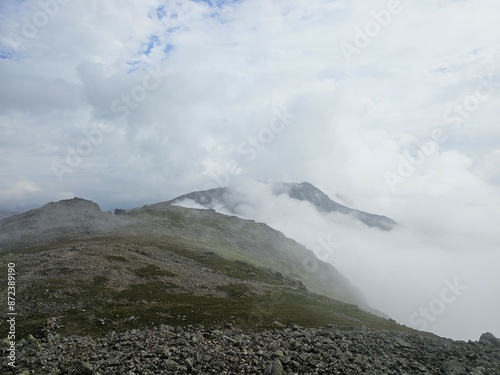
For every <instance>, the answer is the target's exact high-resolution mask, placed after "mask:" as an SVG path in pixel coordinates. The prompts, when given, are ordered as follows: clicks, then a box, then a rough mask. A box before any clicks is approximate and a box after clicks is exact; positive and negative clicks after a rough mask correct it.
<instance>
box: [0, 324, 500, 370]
mask: <svg viewBox="0 0 500 375" xmlns="http://www.w3.org/2000/svg"><path fill="white" fill-rule="evenodd" d="M60 328H61V326H60V322H59V321H58V320H57V319H50V320H49V321H47V323H46V324H45V326H44V328H43V329H42V335H41V337H40V338H35V337H33V336H31V337H29V338H27V339H23V340H21V341H20V342H19V345H18V356H19V358H20V360H19V363H18V368H17V369H16V370H15V371H13V370H12V369H9V368H8V367H6V366H5V365H4V366H3V367H2V374H6V375H7V374H26V375H28V374H36V375H41V374H54V375H55V374H68V375H106V374H120V375H122V374H127V375H134V374H135V375H156V374H179V375H180V374H200V375H201V374H227V375H233V374H264V375H285V374H286V375H292V374H293V375H295V374H297V375H298V374H300V375H306V374H325V375H333V374H339V375H348V374H364V375H405V374H406V375H410V374H418V375H466V374H467V375H498V374H500V350H498V348H496V347H495V346H494V345H492V344H490V343H489V342H468V343H466V342H456V341H452V340H446V339H443V338H437V337H431V336H420V335H414V334H404V333H397V332H390V331H374V330H371V329H368V328H365V327H360V328H356V329H339V328H337V327H335V326H328V327H323V328H316V329H313V328H309V329H306V328H301V327H298V326H291V327H279V328H275V329H270V330H261V331H256V330H241V329H239V328H237V327H235V326H233V325H231V324H227V325H226V326H225V327H220V328H212V329H206V328H205V327H203V326H188V327H184V328H183V327H176V328H174V327H171V326H166V325H160V326H157V327H151V328H145V329H140V330H137V329H134V330H130V331H127V332H122V333H117V332H110V333H109V334H107V335H106V336H104V337H99V338H92V337H88V336H87V337H80V336H69V337H61V336H59V334H58V333H57V330H58V329H60Z"/></svg>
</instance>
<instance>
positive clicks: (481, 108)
mask: <svg viewBox="0 0 500 375" xmlns="http://www.w3.org/2000/svg"><path fill="white" fill-rule="evenodd" d="M42 3H44V4H48V3H50V4H52V10H50V9H47V8H42V5H41V4H42ZM63 3H64V4H63ZM54 4H56V5H54ZM57 4H58V5H57ZM400 4H401V7H400V8H401V9H400V11H393V12H392V13H390V17H389V18H390V19H389V18H387V17H388V16H387V14H388V13H384V12H387V11H390V10H389V8H388V2H386V1H375V2H374V1H367V0H366V1H358V2H356V4H353V3H352V2H349V1H341V0H337V1H335V0H329V1H320V0H312V1H310V2H308V5H307V7H306V6H304V5H303V2H301V1H298V0H293V1H272V2H270V1H264V0H244V1H237V2H235V1H227V2H219V1H217V2H197V1H183V2H177V1H170V0H164V1H160V0H147V1H141V2H137V1H131V0H127V1H120V2H118V1H116V0H113V1H107V2H99V1H88V2H64V1H61V0H54V1H52V2H51V1H47V2H38V1H35V0H33V1H32V0H28V1H23V2H18V1H10V0H9V1H4V2H2V5H0V6H1V11H0V80H1V81H2V85H1V87H0V98H1V99H2V100H0V103H1V104H0V157H1V161H2V170H1V172H0V173H1V175H0V176H1V179H2V181H5V182H4V184H5V185H3V186H4V187H3V190H2V192H3V193H2V195H0V206H5V207H7V208H9V207H10V208H14V207H18V206H22V207H32V206H36V205H41V204H43V203H46V202H47V201H51V200H57V199H60V197H67V196H68V195H77V196H81V197H86V198H90V199H93V200H96V201H98V202H99V203H100V205H101V206H102V207H103V208H104V209H113V208H115V207H123V208H130V207H133V206H138V205H142V204H146V203H153V202H158V201H162V200H168V199H171V198H173V197H175V196H178V195H181V194H183V193H186V192H189V191H193V190H200V189H203V188H205V187H207V186H212V187H213V186H218V185H225V184H237V183H239V182H240V181H245V180H246V179H252V178H260V179H266V180H283V181H306V180H307V181H311V182H312V183H314V184H315V185H317V186H319V187H321V188H322V189H323V190H325V191H326V192H327V193H329V194H330V195H331V196H332V197H333V196H334V195H335V194H340V195H342V196H344V197H346V199H348V200H349V201H351V202H353V204H354V205H355V206H356V207H358V208H360V209H364V210H367V211H370V212H380V213H385V214H388V215H389V216H392V217H394V218H395V219H397V220H398V221H402V222H405V223H407V225H408V227H411V226H415V227H416V228H415V230H416V231H417V232H418V233H420V232H419V231H424V232H425V233H439V231H440V230H443V231H444V232H445V233H449V234H448V235H446V236H444V239H443V238H441V239H440V238H438V239H437V240H439V241H442V243H441V242H439V244H433V243H432V242H429V248H430V249H432V248H434V247H436V246H437V247H439V249H441V247H443V246H444V247H446V246H445V245H444V244H445V242H446V241H447V240H449V241H451V242H450V243H452V244H456V243H457V242H459V241H456V240H453V238H452V237H453V236H452V235H451V233H453V232H452V229H453V230H457V231H465V232H466V233H469V234H468V237H467V238H469V240H467V241H466V238H461V236H458V237H459V238H461V239H462V240H464V243H468V244H469V245H470V246H471V247H475V245H474V246H472V244H473V243H474V240H476V241H477V242H478V243H482V241H483V239H482V236H483V234H485V233H486V235H487V238H489V239H488V241H489V242H488V243H491V242H495V241H496V240H495V239H494V238H492V237H491V236H492V235H491V232H490V228H491V226H492V224H491V222H492V221H491V220H496V216H495V215H496V213H497V211H496V210H495V209H493V208H491V207H494V204H496V203H498V200H499V198H498V197H499V192H498V188H499V179H498V168H497V164H498V163H497V161H498V158H497V156H496V153H497V151H498V149H499V145H498V139H500V128H499V127H498V126H497V122H498V116H497V109H498V105H499V97H500V96H499V94H500V85H499V83H500V74H499V73H500V72H499V65H498V61H499V57H500V54H499V47H498V46H499V45H500V32H499V31H497V30H498V27H497V19H496V17H495V15H496V13H495V10H496V9H498V4H497V2H495V1H494V0H469V1H460V2H458V1H438V2H432V3H429V2H415V1H412V2H409V1H403V0H402V1H401V2H400ZM56 8H57V9H56ZM383 17H386V18H383ZM30 23H31V24H33V25H34V28H33V27H32V26H30ZM361 33H364V34H365V36H364V37H363V36H362V34H361ZM367 33H368V34H367ZM363 38H364V43H365V44H366V45H363V46H362V48H360V47H361V46H360V45H359V42H360V41H363ZM356 42H358V47H359V48H358V47H356V48H358V50H359V52H356V53H355V54H353V55H352V56H351V58H350V61H348V59H346V56H345V54H344V53H343V50H342V48H341V47H342V45H343V44H345V43H348V44H352V45H355V43H356ZM151 71H153V72H159V73H158V74H159V75H160V76H161V80H160V79H159V80H156V81H155V80H154V79H153V80H152V79H151V78H148V77H151V74H152V73H151ZM485 80H486V81H489V82H490V83H491V84H490V85H488V86H487V87H485V86H484V83H483V82H484V81H485ZM155 83H157V85H156V84H155ZM481 85H482V86H481ZM153 86H154V88H153ZM478 87H479V88H480V90H479V91H478ZM481 87H482V88H481ZM478 95H479V96H478ZM128 98H131V99H128ZM283 110H284V111H285V112H286V113H288V114H289V115H290V116H289V117H286V118H285V119H286V122H285V121H284V120H283V118H282V117H283V116H282V117H281V118H280V117H279V115H277V113H279V112H283ZM103 124H105V126H106V129H108V130H110V131H109V132H104V131H103V133H102V135H103V136H102V139H101V138H94V141H95V140H96V139H99V141H98V142H95V144H94V143H92V140H91V139H88V137H87V136H86V135H85V134H88V133H89V132H91V131H95V129H103V128H102V126H103ZM111 129H112V131H111ZM276 129H282V130H281V131H276ZM436 130H439V131H440V133H441V134H442V135H443V136H442V137H440V138H439V139H441V140H440V141H438V142H437V143H436V145H435V146H436V147H434V148H433V151H432V152H429V153H424V154H422V147H424V149H425V146H426V145H429V143H428V140H433V134H435V133H434V132H435V131H436ZM88 142H91V146H92V147H89V146H88ZM85 147H86V148H85ZM427 150H428V149H427ZM75 152H76V153H77V154H75ZM422 155H423V157H422ZM403 160H405V161H403ZM68 161H69V162H68ZM54 163H56V164H57V165H59V166H62V167H64V168H66V169H64V171H66V172H65V173H64V174H63V178H62V179H61V178H59V177H60V173H59V174H58V173H56V172H55V171H54V167H53V166H54ZM401 163H406V164H408V163H414V164H415V163H417V164H418V165H413V168H410V167H408V165H407V166H406V170H407V172H408V173H405V176H401V174H400V173H399V171H398V169H400V168H403V167H401V165H402V164H401ZM408 168H409V169H408ZM410 169H411V171H409V170H410ZM402 170H403V169H402ZM387 172H390V173H393V174H394V175H395V176H396V178H397V183H396V184H395V185H394V186H393V187H394V189H391V186H390V184H389V183H388V182H387V179H386V177H385V176H386V175H387ZM20 176H26V178H27V179H29V180H30V181H32V182H33V183H34V184H36V186H37V187H38V190H37V191H30V192H29V193H28V192H24V193H22V194H20V193H19V192H18V190H19V189H18V190H16V189H12V186H14V185H15V183H16V181H18V180H19V178H20ZM397 176H399V177H397ZM437 208H439V209H437ZM301 209H305V208H304V207H301ZM460 218H463V219H460ZM459 219H460V220H459ZM493 222H494V221H493ZM497 222H498V221H497ZM409 230H410V229H409ZM458 233H462V232H458ZM464 236H465V235H464ZM375 237H376V238H374V240H380V241H382V239H379V238H378V237H377V236H375ZM462 237H463V236H462ZM412 238H413V237H412ZM410 243H411V244H412V245H411V246H409V247H410V248H414V249H415V251H417V250H416V249H417V248H418V246H417V245H416V243H418V241H417V242H415V241H413V240H412V241H410ZM414 243H415V245H414ZM354 245H355V244H353V246H354ZM401 246H404V244H403V242H401ZM447 246H448V245H447ZM381 251H382V250H381ZM430 254H432V252H429V256H431V255H430ZM446 254H447V253H446ZM422 267H423V266H422ZM478 267H479V266H478ZM457 273H458V268H457ZM445 277H450V278H451V277H453V275H451V276H449V275H448V274H446V275H442V277H441V279H444V278H445ZM440 282H441V281H440ZM438 284H439V283H438ZM360 286H361V285H360ZM436 287H437V286H433V288H436ZM464 298H465V296H464ZM457 303H459V302H457ZM450 308H451V307H450Z"/></svg>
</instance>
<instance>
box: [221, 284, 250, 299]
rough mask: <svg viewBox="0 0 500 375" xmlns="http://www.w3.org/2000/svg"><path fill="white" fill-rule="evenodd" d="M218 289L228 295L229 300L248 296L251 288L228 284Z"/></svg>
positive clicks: (243, 285)
mask: <svg viewBox="0 0 500 375" xmlns="http://www.w3.org/2000/svg"><path fill="white" fill-rule="evenodd" d="M217 289H219V290H220V291H222V292H224V293H226V294H227V295H228V296H229V298H241V297H243V296H245V295H248V294H249V292H250V288H249V287H248V285H246V284H228V285H222V286H219V287H218V288H217Z"/></svg>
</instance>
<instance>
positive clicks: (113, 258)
mask: <svg viewBox="0 0 500 375" xmlns="http://www.w3.org/2000/svg"><path fill="white" fill-rule="evenodd" d="M104 258H106V259H107V260H110V261H112V262H122V263H130V260H128V259H127V258H125V257H121V256H117V255H106V256H105V257H104Z"/></svg>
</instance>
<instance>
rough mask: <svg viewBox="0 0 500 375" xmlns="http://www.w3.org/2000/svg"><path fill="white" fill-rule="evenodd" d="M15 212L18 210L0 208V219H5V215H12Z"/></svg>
mask: <svg viewBox="0 0 500 375" xmlns="http://www.w3.org/2000/svg"><path fill="white" fill-rule="evenodd" d="M17 213H18V212H14V211H9V210H3V209H0V220H2V219H5V218H6V217H9V216H13V215H15V214H17Z"/></svg>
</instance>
